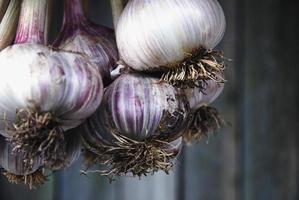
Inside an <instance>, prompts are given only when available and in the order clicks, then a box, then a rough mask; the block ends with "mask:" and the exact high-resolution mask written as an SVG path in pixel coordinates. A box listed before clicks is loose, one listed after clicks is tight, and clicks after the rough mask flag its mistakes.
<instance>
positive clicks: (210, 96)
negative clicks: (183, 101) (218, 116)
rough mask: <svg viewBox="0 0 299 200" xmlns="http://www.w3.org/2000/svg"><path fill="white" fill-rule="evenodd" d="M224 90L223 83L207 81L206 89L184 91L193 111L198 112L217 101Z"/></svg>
mask: <svg viewBox="0 0 299 200" xmlns="http://www.w3.org/2000/svg"><path fill="white" fill-rule="evenodd" d="M223 89H224V84H223V83H217V82H214V81H207V83H206V85H205V89H204V90H203V91H202V89H201V88H190V89H184V90H183V92H184V93H185V95H186V96H187V100H188V102H189V106H190V109H191V110H197V109H199V108H200V107H201V106H207V105H209V104H211V103H212V102H213V101H215V100H216V99H217V97H218V96H219V95H220V94H221V93H222V91H223Z"/></svg>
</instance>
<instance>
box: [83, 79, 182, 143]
mask: <svg viewBox="0 0 299 200" xmlns="http://www.w3.org/2000/svg"><path fill="white" fill-rule="evenodd" d="M177 95H179V94H178V91H177V90H176V89H175V88H174V87H173V86H171V85H169V84H164V83H159V79H156V78H150V77H145V76H142V75H138V74H123V75H122V76H120V77H119V78H117V79H116V80H115V81H114V82H113V83H112V84H111V85H110V86H109V87H108V88H106V90H105V93H104V97H103V101H102V103H101V105H100V107H99V109H98V110H97V111H96V112H95V113H94V114H93V115H92V116H91V117H90V118H89V119H88V120H87V121H86V123H84V133H85V134H84V135H83V138H85V139H86V140H87V141H89V142H88V143H91V144H96V143H97V140H101V141H106V142H108V143H110V142H113V137H112V136H111V133H113V132H116V133H118V134H121V135H123V136H125V137H128V138H131V139H134V140H137V141H142V140H144V139H147V138H150V137H152V136H154V135H158V136H163V137H170V138H171V137H173V136H175V135H176V134H178V133H179V132H180V131H181V130H182V129H183V128H184V123H185V121H186V119H187V113H188V111H187V110H188V108H187V106H186V105H185V101H183V100H182V99H181V98H177Z"/></svg>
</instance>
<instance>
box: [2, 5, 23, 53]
mask: <svg viewBox="0 0 299 200" xmlns="http://www.w3.org/2000/svg"><path fill="white" fill-rule="evenodd" d="M7 6H8V7H7ZM20 8H21V1H20V0H11V1H8V0H1V1H0V21H1V23H0V51H1V50H2V49H4V48H5V47H7V46H9V45H11V43H12V42H13V40H14V38H15V35H16V30H17V25H18V19H19V13H20ZM2 17H3V18H2Z"/></svg>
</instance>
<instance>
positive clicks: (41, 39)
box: [15, 0, 48, 44]
mask: <svg viewBox="0 0 299 200" xmlns="http://www.w3.org/2000/svg"><path fill="white" fill-rule="evenodd" d="M47 5H48V0H23V3H22V6H21V14H20V19H19V24H18V29H17V36H16V39H15V43H17V44H21V43H35V44H45V22H46V13H47Z"/></svg>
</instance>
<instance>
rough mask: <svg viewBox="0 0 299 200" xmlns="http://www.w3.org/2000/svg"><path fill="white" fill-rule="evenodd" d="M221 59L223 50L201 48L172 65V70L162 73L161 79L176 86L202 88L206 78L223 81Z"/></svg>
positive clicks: (223, 68)
mask: <svg viewBox="0 0 299 200" xmlns="http://www.w3.org/2000/svg"><path fill="white" fill-rule="evenodd" d="M223 59H224V57H223V52H219V51H212V50H206V49H203V48H201V49H200V50H198V51H196V53H194V54H192V55H190V56H189V57H187V58H186V59H185V60H184V61H183V62H182V63H180V64H178V65H177V66H176V67H174V70H170V71H168V72H166V73H164V74H163V75H162V77H161V81H164V82H167V83H169V84H172V85H173V86H175V87H178V88H194V87H199V88H202V89H204V86H205V83H206V81H208V80H213V81H216V82H219V83H223V82H225V79H224V76H223V74H224V73H223V72H224V70H225V64H224V62H223V61H222V60H223ZM219 60H221V61H219Z"/></svg>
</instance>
